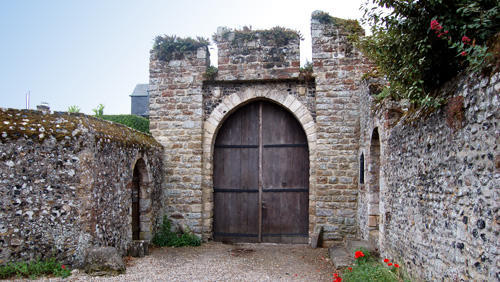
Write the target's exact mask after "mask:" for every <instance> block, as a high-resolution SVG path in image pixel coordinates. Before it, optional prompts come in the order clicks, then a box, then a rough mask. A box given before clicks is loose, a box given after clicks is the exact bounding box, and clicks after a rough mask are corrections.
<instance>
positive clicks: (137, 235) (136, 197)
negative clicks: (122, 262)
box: [131, 159, 147, 240]
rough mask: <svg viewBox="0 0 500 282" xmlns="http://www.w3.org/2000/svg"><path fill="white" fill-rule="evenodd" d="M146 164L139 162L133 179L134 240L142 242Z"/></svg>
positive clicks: (140, 160)
mask: <svg viewBox="0 0 500 282" xmlns="http://www.w3.org/2000/svg"><path fill="white" fill-rule="evenodd" d="M145 173H146V164H145V163H144V160H143V159H139V160H137V162H136V164H135V166H134V173H133V177H132V189H131V197H132V240H141V239H143V238H141V231H144V230H141V205H140V203H141V197H142V196H143V195H141V187H143V186H144V185H145V180H146V177H147V176H146V175H145Z"/></svg>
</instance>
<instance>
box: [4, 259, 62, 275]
mask: <svg viewBox="0 0 500 282" xmlns="http://www.w3.org/2000/svg"><path fill="white" fill-rule="evenodd" d="M45 275H54V276H57V277H63V278H65V277H68V276H70V275H71V270H70V269H69V268H68V267H66V266H65V265H63V264H61V263H59V262H57V261H56V259H55V258H50V259H47V260H40V259H38V260H34V261H30V262H14V263H12V262H11V263H7V264H6V265H2V266H0V279H7V278H10V277H13V276H17V277H25V278H30V279H35V278H37V277H40V276H45Z"/></svg>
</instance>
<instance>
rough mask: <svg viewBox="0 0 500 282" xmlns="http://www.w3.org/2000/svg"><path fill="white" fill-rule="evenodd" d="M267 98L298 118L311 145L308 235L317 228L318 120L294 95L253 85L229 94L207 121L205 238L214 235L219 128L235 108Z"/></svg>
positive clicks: (204, 195)
mask: <svg viewBox="0 0 500 282" xmlns="http://www.w3.org/2000/svg"><path fill="white" fill-rule="evenodd" d="M259 99H261V100H268V101H271V102H273V103H275V104H278V105H280V106H281V107H283V108H285V109H286V110H287V111H289V112H290V113H292V115H293V116H294V117H295V118H296V119H297V121H298V122H299V124H300V126H301V127H302V129H303V130H304V132H305V134H306V138H307V145H308V148H309V164H310V167H309V230H308V233H309V237H310V236H311V234H312V231H313V229H314V226H315V223H316V218H315V188H316V177H315V174H316V172H315V164H316V124H315V122H314V120H313V117H312V116H311V114H310V112H309V110H308V109H307V108H306V107H305V106H304V105H303V104H302V103H301V102H300V101H299V100H298V99H297V98H296V97H294V96H292V95H288V94H284V93H281V92H279V91H274V90H267V89H265V88H264V87H263V88H262V89H259V87H254V88H251V89H247V90H246V91H245V92H242V93H235V94H232V95H230V96H227V97H225V98H224V99H223V101H222V102H221V103H220V104H219V105H218V106H217V107H216V108H215V109H214V110H213V111H212V112H211V114H210V116H209V117H208V118H207V120H206V121H205V122H204V133H203V168H202V173H203V183H202V220H203V222H202V226H203V238H204V239H208V238H211V236H212V227H213V209H214V195H213V152H214V143H215V137H216V136H217V132H218V130H219V129H220V127H221V125H222V123H223V122H224V121H225V119H226V118H227V117H228V116H229V115H230V114H231V113H232V112H234V111H235V110H237V109H239V108H240V107H242V106H243V105H245V104H247V103H250V102H252V101H254V100H259Z"/></svg>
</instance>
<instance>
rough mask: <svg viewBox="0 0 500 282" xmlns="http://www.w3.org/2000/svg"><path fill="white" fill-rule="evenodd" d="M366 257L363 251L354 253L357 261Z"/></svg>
mask: <svg viewBox="0 0 500 282" xmlns="http://www.w3.org/2000/svg"><path fill="white" fill-rule="evenodd" d="M364 256H365V254H363V252H362V251H356V252H354V258H356V259H357V258H360V257H364Z"/></svg>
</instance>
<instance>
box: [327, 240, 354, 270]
mask: <svg viewBox="0 0 500 282" xmlns="http://www.w3.org/2000/svg"><path fill="white" fill-rule="evenodd" d="M328 254H329V255H330V259H331V260H332V263H333V266H334V267H335V268H336V269H341V268H344V267H347V266H349V265H351V264H352V259H351V256H350V255H349V253H348V252H347V250H346V249H345V247H344V245H340V244H339V245H334V246H331V247H330V248H328Z"/></svg>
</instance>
